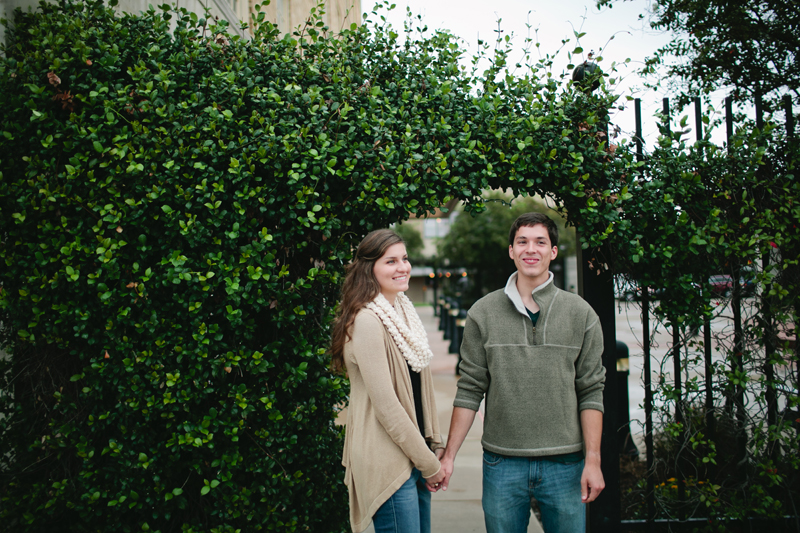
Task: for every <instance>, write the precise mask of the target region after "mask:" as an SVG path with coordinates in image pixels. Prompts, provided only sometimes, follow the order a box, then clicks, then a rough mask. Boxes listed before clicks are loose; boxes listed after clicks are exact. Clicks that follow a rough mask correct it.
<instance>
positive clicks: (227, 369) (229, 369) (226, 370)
mask: <svg viewBox="0 0 800 533" xmlns="http://www.w3.org/2000/svg"><path fill="white" fill-rule="evenodd" d="M231 370H233V369H232V368H231V367H229V366H226V367H225V372H227V373H228V374H230V373H231Z"/></svg>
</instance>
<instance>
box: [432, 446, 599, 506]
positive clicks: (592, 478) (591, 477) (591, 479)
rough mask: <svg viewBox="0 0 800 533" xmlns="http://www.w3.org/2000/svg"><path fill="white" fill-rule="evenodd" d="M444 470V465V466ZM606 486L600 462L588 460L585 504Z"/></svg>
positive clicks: (583, 478)
mask: <svg viewBox="0 0 800 533" xmlns="http://www.w3.org/2000/svg"><path fill="white" fill-rule="evenodd" d="M442 468H444V465H443V466H442ZM605 486H606V482H605V481H604V480H603V472H602V471H601V470H600V461H599V459H598V460H597V461H595V460H593V459H590V458H589V457H587V458H586V464H585V466H584V467H583V474H582V475H581V501H582V502H583V503H589V502H593V501H594V500H595V499H597V497H598V496H599V495H600V493H601V492H602V491H603V489H604V488H605Z"/></svg>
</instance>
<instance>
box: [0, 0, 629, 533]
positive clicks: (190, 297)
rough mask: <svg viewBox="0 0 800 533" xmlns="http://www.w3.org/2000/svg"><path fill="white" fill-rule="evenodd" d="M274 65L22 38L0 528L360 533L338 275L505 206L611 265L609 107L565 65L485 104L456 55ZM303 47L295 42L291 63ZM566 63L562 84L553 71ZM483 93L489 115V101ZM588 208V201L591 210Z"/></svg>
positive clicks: (361, 35)
mask: <svg viewBox="0 0 800 533" xmlns="http://www.w3.org/2000/svg"><path fill="white" fill-rule="evenodd" d="M256 22H257V27H256V31H255V38H254V39H253V40H252V41H246V40H243V39H239V38H238V37H232V36H230V35H228V34H227V33H226V31H225V30H226V28H225V26H224V25H222V24H220V25H217V24H216V23H215V22H213V21H212V20H211V19H210V18H209V17H206V18H203V17H199V16H197V15H196V14H194V13H188V12H186V11H185V10H177V11H176V10H173V9H172V8H169V7H168V6H162V7H160V8H158V9H153V8H151V9H150V10H149V11H147V12H146V13H143V14H141V15H136V16H131V15H124V16H118V15H116V14H115V13H114V12H113V11H112V10H111V9H109V8H107V7H105V6H104V5H103V4H102V3H101V2H98V1H94V0H89V1H87V2H85V3H84V2H67V1H64V2H61V3H58V4H45V3H42V4H41V5H40V6H39V7H38V9H37V10H36V11H35V12H33V13H30V14H23V13H21V12H17V13H16V14H15V18H14V24H13V26H10V27H9V29H8V33H7V38H8V40H9V41H8V42H9V45H8V46H7V47H6V48H5V50H4V53H5V57H4V58H3V60H2V62H0V95H2V96H0V99H1V103H2V109H3V114H2V118H0V133H1V135H0V153H2V154H3V155H2V160H0V259H2V262H3V269H2V270H1V271H0V286H1V287H2V297H1V298H0V313H1V314H2V316H0V320H1V321H2V324H3V330H2V335H3V348H4V349H6V350H7V351H8V353H9V354H10V356H11V359H10V361H8V362H3V363H2V367H0V379H2V389H3V390H4V391H6V392H7V394H6V395H4V396H3V397H2V398H0V419H1V420H0V449H2V450H3V455H2V458H0V472H1V473H2V478H0V479H1V480H2V481H1V482H0V501H1V502H2V505H0V522H2V523H3V524H4V527H5V528H7V529H9V530H14V531H34V532H38V531H42V532H44V531H46V532H50V531H54V530H58V529H60V528H62V527H64V524H69V527H70V529H71V530H72V531H78V532H79V531H140V530H143V531H162V532H167V531H187V532H188V531H264V530H276V531H306V530H310V531H341V530H345V529H346V527H347V526H346V525H345V524H346V516H347V504H346V490H345V488H344V485H343V484H342V478H343V471H342V468H341V466H340V464H339V463H340V460H339V457H340V452H341V446H342V437H343V432H342V430H341V429H340V428H339V427H338V426H336V425H335V424H334V420H335V418H336V416H337V412H338V409H339V406H341V405H342V404H343V402H344V401H345V399H346V393H347V383H346V381H345V380H343V379H342V378H338V377H334V376H332V375H331V374H330V373H329V372H328V370H327V357H326V355H325V347H326V345H327V332H328V323H329V319H330V317H331V309H332V307H333V305H334V304H335V302H336V299H337V295H338V283H339V281H340V280H341V276H342V273H343V265H344V264H346V263H347V261H348V260H349V259H350V254H351V250H352V249H353V246H354V245H355V244H356V243H357V242H358V241H359V240H360V238H361V236H362V235H364V234H365V233H366V232H368V231H369V230H371V229H374V228H379V227H386V226H388V225H390V224H391V223H395V222H397V221H401V220H404V219H405V218H407V217H408V216H409V215H408V213H409V211H412V212H415V213H417V214H420V215H423V214H425V213H426V212H428V211H432V210H433V209H434V208H436V207H438V206H440V205H441V204H442V203H445V202H447V201H448V200H450V199H451V198H457V199H462V200H464V201H465V202H466V204H467V210H468V211H476V210H481V209H483V208H484V204H483V202H482V199H481V198H480V192H481V191H482V190H485V189H487V188H491V187H504V188H511V189H512V190H514V191H515V192H517V193H519V192H522V191H525V192H527V193H531V194H532V193H534V192H537V191H548V192H551V193H553V194H555V195H556V196H557V197H558V198H559V200H560V201H561V202H562V203H563V204H564V206H565V207H566V208H567V209H568V212H569V213H570V214H571V215H574V216H575V217H576V220H582V221H584V222H582V223H583V224H584V225H583V229H582V231H583V232H584V235H586V236H587V243H588V244H596V243H599V242H601V241H602V240H603V239H605V238H607V235H608V233H607V231H606V229H607V226H608V222H609V220H611V218H612V217H613V209H612V207H611V206H610V204H608V203H606V202H598V201H597V198H600V197H603V196H608V195H609V194H611V193H610V192H609V189H610V188H611V187H612V185H613V183H615V181H616V180H617V178H618V177H619V173H620V169H621V165H620V163H619V161H610V160H609V159H608V157H607V154H606V152H605V148H604V146H605V145H604V143H603V142H599V143H598V142H597V141H598V135H599V134H598V132H599V131H601V130H602V129H603V128H604V120H605V117H606V109H607V108H608V107H609V106H610V105H611V103H612V102H613V100H614V98H613V97H612V96H610V95H608V94H607V93H606V92H605V91H604V89H601V90H600V91H598V92H597V95H595V96H587V95H582V94H579V95H577V96H576V95H575V93H574V92H573V90H572V88H571V86H570V85H569V84H566V85H561V82H560V81H559V78H558V77H552V76H548V75H546V74H548V72H547V69H548V63H547V61H545V62H538V63H535V64H532V65H526V73H525V75H524V76H522V77H519V78H515V77H512V76H511V75H506V74H504V70H503V67H504V65H505V61H506V57H507V55H508V49H507V48H503V47H502V46H501V47H499V48H498V50H497V51H496V52H495V53H494V55H493V56H492V63H491V66H490V68H489V69H488V71H487V72H486V73H484V75H482V76H481V77H474V76H473V75H470V74H467V73H465V72H464V71H462V69H460V68H459V66H458V57H459V56H460V54H461V51H460V50H459V48H458V45H457V41H456V39H455V38H454V37H453V36H451V35H449V34H447V33H441V32H438V33H435V34H433V35H430V34H427V33H425V32H422V33H419V34H416V33H414V32H412V31H411V30H408V32H407V34H406V39H405V40H401V39H400V38H399V35H398V34H397V33H395V32H394V31H392V30H391V29H387V28H381V27H379V26H371V25H370V24H365V25H364V26H362V27H353V28H351V29H350V30H347V31H345V32H343V33H342V34H341V35H339V36H335V37H334V36H332V35H330V34H329V33H328V31H327V29H326V28H324V27H322V25H321V23H319V22H318V21H314V20H312V21H311V22H310V23H309V26H307V27H306V28H305V29H304V30H303V32H302V38H301V35H295V36H294V37H292V36H289V37H287V38H284V39H278V32H277V31H276V29H275V27H274V26H272V25H271V24H269V23H266V22H263V20H261V19H258V20H256ZM295 37H297V38H295ZM548 61H549V60H548ZM476 87H478V88H477V89H476ZM586 191H593V192H591V193H590V194H587V192H586Z"/></svg>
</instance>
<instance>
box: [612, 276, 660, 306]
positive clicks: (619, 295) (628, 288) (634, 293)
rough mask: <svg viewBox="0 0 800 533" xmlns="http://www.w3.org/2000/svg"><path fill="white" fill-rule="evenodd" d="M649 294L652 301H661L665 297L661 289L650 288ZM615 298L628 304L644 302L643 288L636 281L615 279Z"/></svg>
mask: <svg viewBox="0 0 800 533" xmlns="http://www.w3.org/2000/svg"><path fill="white" fill-rule="evenodd" d="M647 293H648V294H649V295H650V300H651V301H653V300H660V299H661V298H662V296H663V295H664V289H663V288H661V287H658V288H656V287H648V290H647ZM614 297H615V298H616V299H618V300H624V301H626V302H639V301H641V300H642V288H641V287H640V286H639V285H638V284H637V283H636V282H634V281H631V280H628V279H624V278H622V277H619V278H615V279H614Z"/></svg>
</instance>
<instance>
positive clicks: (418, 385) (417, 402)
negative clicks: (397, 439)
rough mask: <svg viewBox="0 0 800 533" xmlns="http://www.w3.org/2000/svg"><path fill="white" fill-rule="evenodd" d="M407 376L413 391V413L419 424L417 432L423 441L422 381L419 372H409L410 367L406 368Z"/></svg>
mask: <svg viewBox="0 0 800 533" xmlns="http://www.w3.org/2000/svg"><path fill="white" fill-rule="evenodd" d="M408 375H409V376H411V388H412V389H413V390H414V411H416V413H417V424H419V432H420V433H421V434H422V438H423V439H424V438H425V419H424V418H423V417H422V380H421V379H420V376H419V372H414V371H413V370H411V366H409V367H408Z"/></svg>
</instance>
